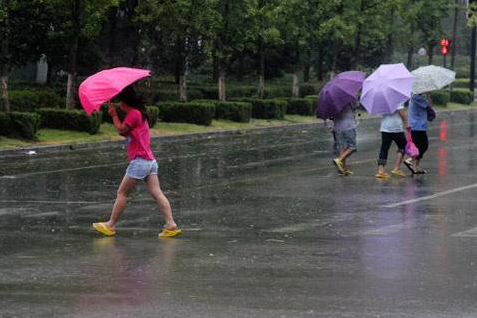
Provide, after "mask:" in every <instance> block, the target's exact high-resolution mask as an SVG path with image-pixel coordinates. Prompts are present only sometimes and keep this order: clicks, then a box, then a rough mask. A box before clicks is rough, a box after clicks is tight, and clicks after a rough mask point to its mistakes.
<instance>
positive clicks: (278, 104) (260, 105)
mask: <svg viewBox="0 0 477 318" xmlns="http://www.w3.org/2000/svg"><path fill="white" fill-rule="evenodd" d="M237 101H242V102H247V103H251V104H252V117H253V118H259V119H283V118H284V117H285V113H286V110H287V101H286V100H284V99H278V98H275V99H258V98H243V99H238V100H237Z"/></svg>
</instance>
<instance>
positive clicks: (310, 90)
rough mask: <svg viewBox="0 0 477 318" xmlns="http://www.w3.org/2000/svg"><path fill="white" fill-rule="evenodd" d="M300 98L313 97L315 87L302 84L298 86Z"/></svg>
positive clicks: (315, 91)
mask: <svg viewBox="0 0 477 318" xmlns="http://www.w3.org/2000/svg"><path fill="white" fill-rule="evenodd" d="M299 92H300V97H304V96H307V95H315V94H316V93H317V90H316V87H315V86H314V85H313V84H309V83H304V84H301V85H300V91H299Z"/></svg>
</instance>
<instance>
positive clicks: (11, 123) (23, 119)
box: [6, 112, 40, 140]
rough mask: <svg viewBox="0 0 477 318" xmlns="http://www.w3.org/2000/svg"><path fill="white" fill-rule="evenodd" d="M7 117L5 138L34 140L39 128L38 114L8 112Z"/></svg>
mask: <svg viewBox="0 0 477 318" xmlns="http://www.w3.org/2000/svg"><path fill="white" fill-rule="evenodd" d="M7 116H8V119H7V123H8V126H7V127H8V128H7V131H6V135H7V136H11V137H19V138H23V139H28V140H36V134H37V132H38V129H39V127H40V116H39V115H38V114H35V113H21V112H9V113H7Z"/></svg>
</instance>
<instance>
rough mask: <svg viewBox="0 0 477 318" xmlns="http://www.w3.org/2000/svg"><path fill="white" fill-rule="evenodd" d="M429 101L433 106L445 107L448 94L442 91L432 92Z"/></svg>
mask: <svg viewBox="0 0 477 318" xmlns="http://www.w3.org/2000/svg"><path fill="white" fill-rule="evenodd" d="M431 100H432V103H433V104H436V105H441V106H447V103H449V100H450V94H449V92H448V91H444V90H440V91H434V92H432V93H431Z"/></svg>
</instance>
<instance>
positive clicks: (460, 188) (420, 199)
mask: <svg viewBox="0 0 477 318" xmlns="http://www.w3.org/2000/svg"><path fill="white" fill-rule="evenodd" d="M473 188H477V183H474V184H469V185H467V186H463V187H459V188H455V189H450V190H446V191H442V192H437V193H434V194H432V195H426V196H423V197H420V198H416V199H412V200H406V201H402V202H397V203H393V204H386V205H382V206H381V207H382V208H396V207H398V206H403V205H408V204H411V203H416V202H420V201H426V200H431V199H435V198H438V197H442V196H445V195H449V194H452V193H456V192H460V191H465V190H469V189H473Z"/></svg>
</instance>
